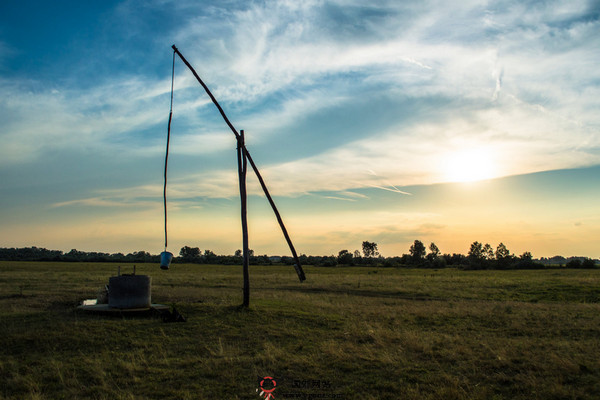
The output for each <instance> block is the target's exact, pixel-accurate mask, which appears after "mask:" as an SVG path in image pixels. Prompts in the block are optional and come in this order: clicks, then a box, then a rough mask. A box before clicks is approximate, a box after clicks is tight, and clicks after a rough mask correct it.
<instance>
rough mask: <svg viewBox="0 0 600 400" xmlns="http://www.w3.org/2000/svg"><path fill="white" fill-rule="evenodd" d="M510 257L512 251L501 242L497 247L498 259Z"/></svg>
mask: <svg viewBox="0 0 600 400" xmlns="http://www.w3.org/2000/svg"><path fill="white" fill-rule="evenodd" d="M509 257H510V251H508V249H507V248H506V246H505V245H504V243H500V244H499V245H498V247H496V260H498V261H503V260H505V259H507V258H509Z"/></svg>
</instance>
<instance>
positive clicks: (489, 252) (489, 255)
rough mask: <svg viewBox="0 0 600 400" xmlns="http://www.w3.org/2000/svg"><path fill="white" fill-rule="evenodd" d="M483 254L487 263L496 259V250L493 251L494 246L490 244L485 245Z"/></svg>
mask: <svg viewBox="0 0 600 400" xmlns="http://www.w3.org/2000/svg"><path fill="white" fill-rule="evenodd" d="M482 253H483V257H484V258H485V259H486V260H487V261H492V260H494V259H495V258H496V256H495V254H494V249H492V246H490V244H489V243H486V244H485V245H483V249H482Z"/></svg>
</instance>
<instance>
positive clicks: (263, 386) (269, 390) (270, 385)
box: [256, 376, 277, 400]
mask: <svg viewBox="0 0 600 400" xmlns="http://www.w3.org/2000/svg"><path fill="white" fill-rule="evenodd" d="M259 386H260V387H259V388H258V389H256V392H257V393H258V392H260V393H258V395H259V396H260V397H264V398H265V400H271V399H274V398H275V395H274V394H273V392H274V391H275V388H276V387H277V382H275V379H273V378H272V377H270V376H265V377H264V378H262V380H261V381H260V384H259Z"/></svg>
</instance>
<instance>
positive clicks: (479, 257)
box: [467, 241, 485, 268]
mask: <svg viewBox="0 0 600 400" xmlns="http://www.w3.org/2000/svg"><path fill="white" fill-rule="evenodd" d="M467 258H468V260H469V264H470V265H471V267H475V268H481V266H482V265H483V261H484V260H485V255H484V253H483V245H482V244H481V243H479V242H477V241H475V242H473V243H471V248H470V249H469V254H468V255H467Z"/></svg>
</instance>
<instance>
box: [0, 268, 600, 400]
mask: <svg viewBox="0 0 600 400" xmlns="http://www.w3.org/2000/svg"><path fill="white" fill-rule="evenodd" d="M116 269H117V265H115V264H82V263H73V264H69V263H26V262H0V398H6V399H87V398H89V399H146V398H148V399H260V398H261V397H259V394H258V393H256V389H257V388H258V387H259V378H261V377H264V376H272V377H274V378H275V380H276V381H277V388H276V390H275V391H274V392H273V394H274V395H275V398H276V399H277V400H279V399H285V398H303V399H310V398H327V399H331V398H338V399H598V398H600V339H599V338H600V304H599V301H600V271H599V270H532V271H459V270H455V269H444V270H439V271H434V270H424V269H384V268H311V267H307V268H306V273H307V277H308V280H307V281H306V282H304V283H302V284H300V283H299V282H298V280H297V277H296V275H295V272H294V270H293V268H291V267H283V266H281V267H280V266H274V267H266V266H265V267H262V266H261V267H255V266H251V269H250V274H251V275H250V282H251V290H252V292H251V300H250V301H251V307H250V309H247V310H246V309H241V308H239V307H238V304H241V301H242V291H241V285H242V273H241V267H230V266H199V265H174V266H172V268H171V270H170V271H166V272H165V271H161V270H160V269H159V268H158V265H150V264H146V265H138V266H137V270H138V274H142V273H143V274H148V275H150V276H152V280H153V286H152V299H153V301H154V302H158V303H163V304H169V305H175V306H176V307H177V309H178V310H179V311H180V312H181V313H182V314H183V315H185V316H186V318H187V319H188V321H187V322H186V323H164V322H162V320H161V319H159V318H152V317H144V318H142V317H105V316H99V315H90V314H85V313H81V312H76V311H75V306H76V305H77V304H78V303H79V302H80V301H81V300H82V299H84V298H94V297H95V296H96V292H97V290H98V289H99V288H100V287H101V286H102V285H104V284H106V283H108V277H109V276H111V275H115V274H116ZM122 269H123V271H124V272H129V271H130V270H131V266H122Z"/></svg>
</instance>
